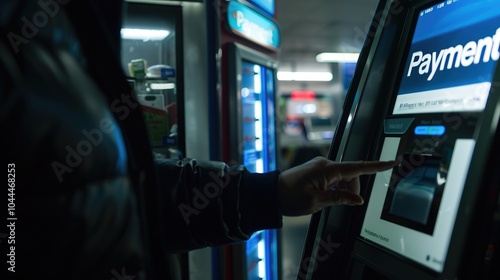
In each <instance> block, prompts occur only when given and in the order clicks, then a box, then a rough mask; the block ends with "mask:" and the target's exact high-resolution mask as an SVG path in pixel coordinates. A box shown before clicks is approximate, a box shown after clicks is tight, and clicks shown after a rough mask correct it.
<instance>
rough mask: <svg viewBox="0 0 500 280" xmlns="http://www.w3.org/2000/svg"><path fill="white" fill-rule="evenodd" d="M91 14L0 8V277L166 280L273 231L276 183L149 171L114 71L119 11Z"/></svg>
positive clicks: (132, 111) (76, 5)
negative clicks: (200, 258) (188, 259)
mask: <svg viewBox="0 0 500 280" xmlns="http://www.w3.org/2000/svg"><path fill="white" fill-rule="evenodd" d="M102 2H105V3H102ZM102 2H99V1H79V0H75V1H63V0H57V1H56V0H54V1H40V2H38V1H19V0H6V1H2V2H1V3H0V15H1V17H0V26H1V31H2V39H1V42H0V61H1V63H0V128H1V131H2V135H3V141H4V142H3V143H4V146H3V147H2V164H3V166H4V168H7V167H9V168H10V169H13V171H12V170H11V174H15V182H14V183H15V184H14V185H11V188H10V189H9V191H8V192H6V191H5V190H4V191H2V195H3V194H11V196H10V197H11V198H13V199H11V202H12V203H13V204H9V205H10V206H13V207H10V206H9V207H10V209H9V211H10V212H8V214H10V215H11V216H10V217H9V218H10V219H9V220H7V219H2V221H8V224H7V225H9V227H8V228H4V229H2V230H1V231H0V233H1V232H3V231H4V230H6V231H7V232H8V233H9V237H11V236H13V238H11V240H14V242H15V243H12V244H10V242H9V247H7V242H3V240H8V239H3V240H2V243H1V244H0V246H1V248H2V256H1V257H2V258H7V259H2V265H6V266H7V267H5V268H2V273H4V272H6V273H7V275H8V276H16V277H18V279H106V280H109V279H112V278H116V277H117V276H116V275H124V273H126V275H134V276H135V277H137V278H135V279H142V278H143V279H170V278H171V275H170V272H169V271H168V269H167V268H168V267H169V264H168V253H175V252H181V251H186V250H191V249H196V248H202V247H206V246H213V245H219V244H229V243H234V242H239V241H242V240H245V239H247V238H248V237H249V235H251V234H252V233H253V232H255V231H257V230H260V229H264V228H278V227H280V226H281V215H280V213H279V212H278V209H277V208H276V199H277V197H276V190H275V185H276V180H277V177H278V172H277V171H276V172H271V173H267V174H251V173H249V172H247V171H245V168H244V167H242V166H235V167H232V168H228V167H227V166H226V165H225V164H223V163H219V162H200V161H196V160H193V159H185V160H183V161H172V160H161V161H156V162H155V161H154V160H153V157H152V153H151V149H150V146H149V141H148V139H147V133H146V127H145V125H144V122H143V119H142V112H141V111H140V109H139V106H137V102H136V101H135V99H134V98H133V96H134V95H133V92H132V91H131V89H130V88H129V85H128V83H127V81H126V80H125V77H124V76H123V74H122V71H121V67H120V63H119V48H118V47H119V28H120V24H119V23H120V19H121V12H120V11H121V3H120V1H115V0H113V1H102ZM103 15H106V16H105V17H104V16H103ZM8 164H9V165H8ZM4 170H5V169H4ZM4 189H5V188H4ZM2 201H7V197H6V198H5V199H2ZM3 205H4V207H5V205H6V204H5V203H4V204H3ZM4 210H6V209H5V208H4ZM4 210H2V212H4ZM7 253H10V256H7ZM8 261H9V262H8ZM8 268H10V270H8ZM12 271H15V272H12ZM2 279H5V278H2Z"/></svg>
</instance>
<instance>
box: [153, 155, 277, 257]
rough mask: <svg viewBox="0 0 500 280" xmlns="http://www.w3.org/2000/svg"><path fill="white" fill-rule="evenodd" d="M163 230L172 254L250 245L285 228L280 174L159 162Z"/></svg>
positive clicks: (210, 164) (188, 162)
mask: <svg viewBox="0 0 500 280" xmlns="http://www.w3.org/2000/svg"><path fill="white" fill-rule="evenodd" d="M156 166H157V170H156V171H157V176H158V181H159V182H158V186H159V190H158V193H159V203H160V205H161V211H162V217H161V218H162V230H163V231H164V235H165V242H166V248H167V250H168V251H170V252H180V251H186V250H192V249H199V248H203V247H207V246H216V245H225V244H232V243H237V242H240V241H244V240H247V239H248V238H249V237H250V236H251V235H252V233H254V232H256V231H259V230H262V229H271V228H280V227H281V226H282V220H281V219H282V216H281V214H280V213H279V209H278V201H277V199H278V197H277V180H278V176H279V171H273V172H269V173H264V174H258V173H250V172H248V170H246V169H245V167H244V166H241V165H238V166H232V167H228V166H227V165H226V164H224V163H222V162H215V161H198V160H194V159H189V158H188V159H184V160H181V161H178V160H171V159H159V160H156Z"/></svg>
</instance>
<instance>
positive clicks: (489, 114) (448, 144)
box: [297, 0, 500, 280]
mask: <svg viewBox="0 0 500 280" xmlns="http://www.w3.org/2000/svg"><path fill="white" fill-rule="evenodd" d="M495 5H496V7H495ZM499 5H500V1H497V0H483V1H472V0H448V1H443V0H441V1H435V0H400V1H398V0H395V1H390V0H388V1H385V0H382V1H380V3H379V5H378V7H377V11H376V13H375V15H374V18H373V21H372V25H371V28H370V30H369V31H368V36H367V38H366V40H365V44H364V46H363V49H362V52H361V54H360V58H359V60H358V64H357V68H356V72H355V75H354V78H353V81H352V83H351V86H350V88H349V90H348V95H347V98H346V101H345V104H344V108H343V112H342V115H341V117H340V120H339V123H338V125H337V129H336V132H335V137H334V139H333V140H332V144H331V146H330V151H329V154H328V157H329V158H330V159H332V160H336V161H359V160H392V159H399V160H400V162H401V163H400V165H398V166H396V167H395V168H394V169H393V170H389V171H386V172H381V173H378V174H376V175H373V176H365V177H363V178H362V180H361V195H362V196H363V197H364V198H365V204H364V205H363V206H361V207H350V206H333V207H330V208H327V209H324V210H323V211H321V212H318V213H316V214H314V215H313V217H312V219H311V223H310V227H309V231H308V235H307V240H306V244H305V247H304V251H303V256H302V260H301V264H300V267H299V269H298V273H297V275H298V276H297V279H405V280H406V279H418V280H422V279H500V272H499V268H498V267H500V261H499V252H498V251H499V250H500V244H498V242H499V238H500V232H499V224H500V221H499V220H500V218H499V212H500V206H499V204H500V200H499V189H500V164H499V163H498V158H497V157H498V155H499V154H500V147H499V146H500V144H499V143H500V132H499V129H498V121H499V118H500V94H498V92H499V90H500V70H498V69H500V68H498V67H497V66H496V64H497V62H498V59H499V57H498V56H500V53H499V51H500V50H499V44H500V12H499V11H498V6H499ZM467 13H470V14H467ZM417 37H418V38H417ZM433 63H434V65H433ZM414 93H416V94H414ZM495 245H496V246H497V248H496V249H495ZM495 277H497V278H495Z"/></svg>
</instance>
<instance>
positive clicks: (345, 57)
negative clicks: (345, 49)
mask: <svg viewBox="0 0 500 280" xmlns="http://www.w3.org/2000/svg"><path fill="white" fill-rule="evenodd" d="M358 57H359V53H320V54H318V55H317V56H316V61H317V62H357V61H358Z"/></svg>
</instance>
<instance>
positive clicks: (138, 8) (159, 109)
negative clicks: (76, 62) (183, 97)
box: [121, 3, 182, 158]
mask: <svg viewBox="0 0 500 280" xmlns="http://www.w3.org/2000/svg"><path fill="white" fill-rule="evenodd" d="M168 14H169V12H168V6H163V5H155V4H142V3H127V4H126V6H125V16H124V20H123V28H122V32H121V36H122V67H123V70H124V71H125V74H126V75H127V76H128V77H129V80H130V81H131V82H132V83H133V84H134V85H135V91H136V94H137V101H138V102H139V103H140V104H141V106H142V107H143V111H144V115H145V120H146V123H147V126H148V130H149V136H150V141H151V145H152V147H153V150H154V152H155V154H156V156H158V157H174V158H177V157H180V156H182V155H181V153H180V152H179V151H178V149H177V123H178V120H177V119H178V118H177V92H176V91H177V88H176V84H177V83H176V79H177V73H176V26H175V18H174V17H172V16H168Z"/></svg>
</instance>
